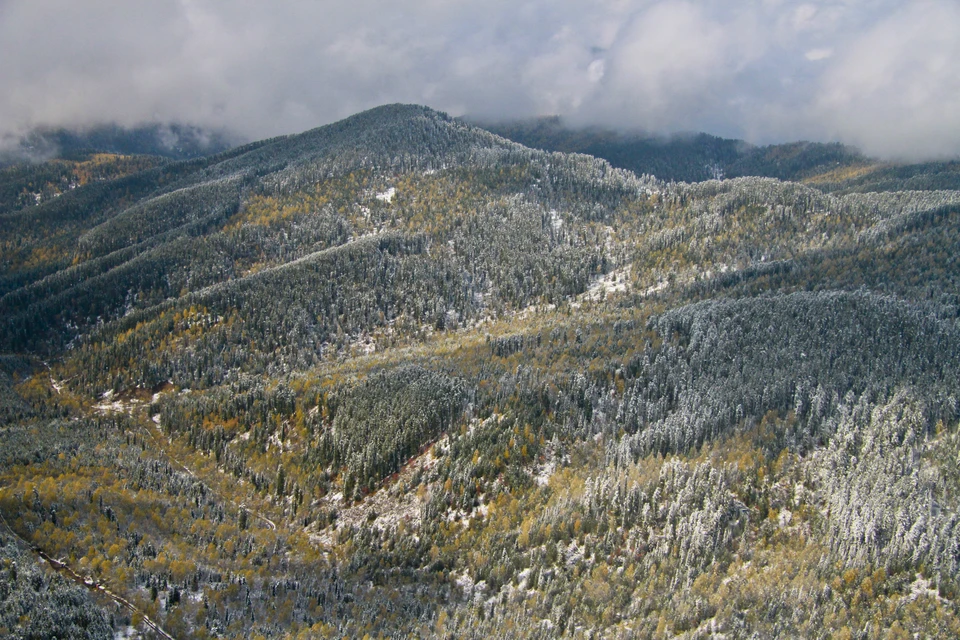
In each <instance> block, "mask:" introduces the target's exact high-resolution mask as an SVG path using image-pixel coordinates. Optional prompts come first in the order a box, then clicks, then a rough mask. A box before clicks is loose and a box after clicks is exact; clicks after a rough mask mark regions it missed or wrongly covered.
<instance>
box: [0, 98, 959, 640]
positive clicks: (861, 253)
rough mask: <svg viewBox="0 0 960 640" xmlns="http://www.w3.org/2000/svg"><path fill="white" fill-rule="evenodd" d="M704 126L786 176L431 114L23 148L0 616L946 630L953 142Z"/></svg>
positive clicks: (14, 629) (4, 426)
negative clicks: (153, 149) (916, 162)
mask: <svg viewBox="0 0 960 640" xmlns="http://www.w3.org/2000/svg"><path fill="white" fill-rule="evenodd" d="M678 144H680V143H678ZM682 144H684V145H687V147H686V148H687V149H688V150H689V154H688V155H687V156H685V155H684V154H682V153H680V152H679V151H677V149H678V147H676V146H673V147H669V146H668V147H664V149H666V150H667V151H663V152H660V151H658V152H657V153H660V156H658V157H660V158H661V159H662V160H663V162H664V163H665V164H664V165H663V166H673V167H681V168H682V167H683V166H686V165H687V164H689V166H690V167H695V166H696V165H697V164H698V163H700V162H701V161H702V158H703V157H704V156H702V155H697V154H702V153H706V151H703V150H704V149H707V150H709V152H710V153H716V154H718V155H717V156H716V160H717V161H718V162H720V161H722V162H724V163H726V164H724V167H727V168H729V167H734V166H739V167H742V171H744V172H750V171H752V170H753V168H754V167H755V166H757V163H759V164H760V165H762V166H765V167H768V168H769V166H771V165H770V163H771V162H773V160H772V158H774V156H777V154H779V155H780V156H781V157H782V158H783V159H787V158H797V157H800V158H801V159H800V160H797V161H796V162H795V163H793V164H791V162H793V160H790V162H787V161H786V160H784V161H783V162H781V165H780V166H781V167H788V173H787V174H783V175H782V177H790V178H794V179H798V180H802V181H800V182H789V181H781V180H779V179H777V178H773V177H763V176H745V177H738V178H734V179H727V180H723V181H717V180H708V181H703V182H678V181H675V180H672V179H663V177H662V176H657V177H655V176H654V175H651V172H649V171H644V172H641V173H640V174H638V173H634V172H632V171H628V170H626V169H622V168H615V167H614V166H612V165H611V164H610V163H608V162H607V161H606V160H603V159H600V158H597V157H593V156H590V155H584V154H580V153H566V152H560V151H544V150H535V149H531V148H528V147H525V146H522V145H521V144H519V143H517V142H512V141H510V140H507V139H506V138H502V137H499V136H497V135H495V134H493V133H490V132H488V131H485V130H482V129H479V128H476V127H474V126H472V125H469V124H467V123H464V122H462V121H459V120H456V119H452V118H450V117H448V116H446V115H445V114H442V113H438V112H436V111H432V110H430V109H428V108H425V107H418V106H410V105H389V106H385V107H380V108H377V109H373V110H371V111H367V112H364V113H361V114H358V115H356V116H353V117H351V118H348V119H346V120H344V121H341V122H338V123H335V124H332V125H329V126H325V127H321V128H319V129H314V130H311V131H307V132H305V133H303V134H299V135H294V136H286V137H281V138H275V139H271V140H265V141H261V142H256V143H252V144H249V145H246V146H241V147H237V148H233V149H230V150H227V151H224V152H221V153H219V154H216V155H212V156H205V157H201V158H195V159H191V160H184V161H173V160H170V159H162V158H157V157H153V156H125V155H119V154H98V155H96V156H93V157H90V158H88V159H79V160H78V159H74V160H67V159H58V160H52V161H49V162H48V163H44V164H39V165H30V166H26V165H13V166H10V167H7V168H4V169H0V255H2V260H0V327H2V329H0V353H2V354H3V355H2V356H0V406H2V410H0V515H2V517H3V521H2V522H0V530H2V535H3V536H4V537H3V545H4V546H3V547H2V548H0V561H2V562H3V567H0V635H3V636H7V635H9V636H11V637H30V634H34V636H37V635H39V636H42V635H43V634H48V635H49V634H50V633H51V629H57V628H65V625H74V627H71V628H76V629H84V631H82V632H81V631H76V634H77V635H81V634H86V636H87V637H91V638H99V637H110V636H112V635H113V633H114V632H115V631H119V630H123V629H126V628H127V627H128V626H131V625H132V626H134V627H136V628H137V629H139V630H140V631H139V632H140V633H144V634H146V635H147V636H151V635H152V636H155V637H201V638H202V637H254V636H262V637H325V636H328V637H363V636H364V634H369V636H370V637H407V636H422V637H450V636H453V637H468V638H470V637H472V638H488V637H495V638H496V637H502V638H513V637H531V638H554V637H567V636H569V637H611V638H616V637H658V638H659V637H675V636H677V637H686V638H696V637H706V636H710V635H712V634H718V635H719V634H723V635H724V636H726V637H778V636H793V637H832V636H834V635H836V636H837V637H863V638H868V637H881V636H882V635H883V634H884V633H889V634H890V635H892V636H894V637H913V636H914V635H915V634H919V636H921V637H954V636H956V635H958V634H960V617H958V615H960V611H958V605H957V602H958V600H957V598H958V597H960V553H958V551H960V524H958V523H960V521H958V507H960V467H958V461H960V439H958V426H960V425H958V420H960V404H958V399H960V379H958V378H957V375H956V372H957V371H958V368H960V257H958V256H957V252H956V250H955V248H956V247H957V246H960V191H954V190H950V189H946V188H941V187H950V186H955V185H953V183H952V182H951V180H952V178H951V177H950V176H952V173H951V171H953V169H951V168H950V167H949V166H947V165H924V166H911V167H880V168H876V169H871V170H869V171H867V170H866V169H864V170H863V172H861V173H857V171H858V170H855V168H856V167H857V166H859V165H858V164H857V163H864V162H867V161H866V160H864V159H862V158H861V157H860V156H855V157H854V156H849V153H850V152H849V151H848V150H844V149H839V148H836V149H819V148H818V149H815V150H813V151H811V150H810V149H809V148H808V147H806V146H804V145H799V146H797V147H794V148H787V147H784V148H783V149H781V150H780V151H776V152H775V151H773V150H771V149H766V150H764V151H762V153H760V152H755V151H750V152H749V153H746V152H744V151H743V149H742V148H741V147H740V146H739V145H737V144H734V145H730V144H727V142H726V141H721V140H719V139H707V138H698V139H693V140H691V141H687V142H684V143H682ZM582 149H583V147H582V145H580V144H579V143H577V144H574V143H571V147H570V148H569V149H567V151H577V150H582ZM790 149H792V151H791V150H790ZM808 151H809V153H808ZM794 152H796V153H794ZM651 153H652V152H651ZM674 153H676V155H673V154H674ZM745 153H746V154H745ZM757 153H760V155H757ZM831 153H835V154H840V156H843V157H844V158H847V157H848V156H849V157H850V158H853V159H851V160H850V164H842V166H843V167H844V168H846V169H847V170H848V171H847V172H846V173H844V172H843V171H839V170H836V169H831V171H834V172H835V173H829V172H827V171H825V170H824V168H823V166H822V165H823V163H819V164H818V162H819V160H816V158H827V157H828V156H829V162H827V161H824V162H827V164H829V163H830V162H833V163H835V162H837V160H836V159H834V156H833V155H830V154H831ZM751 154H752V155H751ZM791 154H792V155H791ZM804 154H806V155H804ZM823 154H826V155H823ZM838 157H839V156H838ZM690 158H694V160H690ZM698 158H699V159H698ZM803 158H806V159H803ZM811 158H813V160H810V159H811ZM611 162H613V159H611ZM737 163H739V164H737ZM784 170H785V171H787V169H784ZM725 171H726V169H725ZM730 173H733V172H732V171H731V172H730ZM668 177H670V176H668ZM858 180H859V181H860V182H857V181H858ZM38 194H39V195H38ZM41 554H42V555H41ZM38 562H44V563H45V564H47V565H48V568H47V569H45V570H43V569H41V567H38V566H37V563H38ZM49 567H54V568H55V569H56V571H57V572H59V573H60V574H61V575H60V576H56V575H53V574H52V571H53V569H50V568H49ZM33 576H37V577H36V578H34V577H33ZM71 581H72V582H75V583H76V582H79V583H80V585H86V586H87V587H91V586H92V587H93V588H87V589H86V590H84V589H82V588H81V587H78V586H77V585H76V584H74V585H71V584H70V583H71ZM30 584H34V585H35V586H36V588H35V589H34V593H31V592H30V587H29V585H30ZM98 586H99V587H102V588H99V589H98V588H97V587H98ZM58 598H59V599H60V600H57V599H58ZM51 601H57V602H60V601H62V602H65V603H69V606H68V605H64V608H63V610H62V614H61V617H62V620H61V619H58V618H55V617H50V616H47V617H44V615H42V612H43V611H45V610H47V609H49V605H48V604H46V603H48V602H51ZM124 603H126V604H124ZM151 625H152V626H151ZM164 634H168V636H164Z"/></svg>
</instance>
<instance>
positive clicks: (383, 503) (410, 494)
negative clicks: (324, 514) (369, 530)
mask: <svg viewBox="0 0 960 640" xmlns="http://www.w3.org/2000/svg"><path fill="white" fill-rule="evenodd" d="M445 441H446V437H443V438H441V439H440V440H439V441H437V442H436V443H435V444H434V445H433V446H432V447H430V448H429V449H428V450H427V451H425V452H424V453H422V454H420V455H419V456H417V457H416V458H413V459H412V460H411V461H410V462H408V463H407V464H406V466H405V467H404V468H403V469H402V470H401V471H400V473H399V474H397V476H396V478H395V479H394V480H393V481H392V482H390V483H389V485H387V486H385V487H383V488H381V489H380V490H379V491H376V492H374V493H372V494H370V495H368V496H366V497H365V498H364V499H363V501H361V502H359V503H357V504H353V505H349V506H346V507H344V506H343V494H342V493H339V492H337V493H333V494H330V495H328V496H326V497H325V498H324V499H323V500H322V501H321V502H322V503H326V505H327V506H328V508H330V509H336V510H337V521H336V524H335V525H331V526H329V527H327V528H326V529H324V530H322V531H320V532H319V533H313V534H311V535H310V538H311V539H312V540H313V541H314V542H318V543H320V544H323V545H328V546H332V545H334V544H335V543H336V533H337V531H338V530H340V529H342V528H349V527H356V528H359V527H361V526H364V525H366V526H369V527H373V528H375V529H379V530H380V531H396V530H397V528H398V527H399V525H400V523H401V522H402V523H403V525H404V527H405V528H406V529H407V530H408V531H415V530H416V529H418V528H419V527H420V510H421V508H422V507H423V505H424V504H426V502H427V501H429V499H430V492H429V491H428V490H427V491H420V490H419V487H415V486H414V485H413V478H414V476H415V475H417V474H418V473H424V472H428V471H429V470H430V469H432V468H433V467H435V466H436V464H437V462H438V461H439V458H437V457H436V455H435V454H434V452H435V451H436V449H437V448H438V447H440V448H441V449H442V448H443V446H444V443H445ZM421 486H422V485H421Z"/></svg>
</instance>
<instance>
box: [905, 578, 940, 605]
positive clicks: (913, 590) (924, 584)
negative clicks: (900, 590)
mask: <svg viewBox="0 0 960 640" xmlns="http://www.w3.org/2000/svg"><path fill="white" fill-rule="evenodd" d="M930 584H931V583H930V581H929V580H927V579H926V578H924V577H923V576H922V575H920V574H919V573H918V574H917V576H916V580H914V581H913V582H911V583H910V599H911V600H916V599H917V598H919V597H920V596H926V597H928V598H933V599H934V600H936V601H937V602H945V600H944V599H943V598H941V597H940V592H939V591H937V590H936V589H932V588H931V587H930Z"/></svg>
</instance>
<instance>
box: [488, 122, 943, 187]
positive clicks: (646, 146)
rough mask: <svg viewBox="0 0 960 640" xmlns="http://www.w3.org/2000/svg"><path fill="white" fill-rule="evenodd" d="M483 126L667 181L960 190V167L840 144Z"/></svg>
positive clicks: (538, 125) (550, 125)
mask: <svg viewBox="0 0 960 640" xmlns="http://www.w3.org/2000/svg"><path fill="white" fill-rule="evenodd" d="M478 125H479V126H481V127H483V128H484V129H487V130H489V131H492V132H494V133H497V134H499V135H502V136H504V137H506V138H509V139H510V140H514V141H516V142H519V143H521V144H525V145H527V146H529V147H533V148H536V149H544V150H548V151H564V152H568V153H569V152H574V153H588V154H590V155H594V156H597V157H598V158H603V159H605V160H607V161H609V162H610V164H612V165H613V166H615V167H619V168H621V169H628V170H630V171H634V172H636V173H638V174H639V173H651V174H654V175H656V176H657V177H658V178H660V179H662V180H667V181H670V180H676V181H686V182H696V181H701V180H710V179H722V178H724V177H726V178H737V177H743V176H762V177H768V178H778V179H780V180H795V181H800V182H804V183H807V184H813V185H815V186H817V188H819V189H821V190H824V191H831V192H839V193H851V192H871V191H903V190H930V189H958V188H960V162H958V161H956V160H953V161H944V162H927V163H921V164H909V163H903V162H889V161H888V162H882V161H879V160H876V159H873V158H869V157H866V156H864V155H863V154H862V153H861V152H860V151H858V150H857V149H855V148H853V147H849V146H845V145H842V144H839V143H818V142H792V143H787V144H772V145H765V146H755V145H751V144H748V143H746V142H744V141H742V140H731V139H727V138H719V137H717V136H711V135H708V134H705V133H698V134H679V135H674V136H669V137H666V136H660V137H657V136H651V135H643V134H638V133H623V132H617V131H613V130H606V129H603V128H600V127H587V128H580V129H578V128H573V127H570V126H568V125H566V124H565V123H564V122H563V121H562V120H561V119H560V118H559V117H556V116H553V117H544V118H537V119H534V120H519V121H513V122H498V123H485V122H479V123H478Z"/></svg>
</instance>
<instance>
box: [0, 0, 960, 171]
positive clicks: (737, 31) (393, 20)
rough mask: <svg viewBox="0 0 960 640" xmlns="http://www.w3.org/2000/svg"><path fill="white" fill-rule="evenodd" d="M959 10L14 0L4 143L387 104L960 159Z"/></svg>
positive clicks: (2, 110) (638, 3)
mask: <svg viewBox="0 0 960 640" xmlns="http://www.w3.org/2000/svg"><path fill="white" fill-rule="evenodd" d="M958 61H960V2H958V1H957V0H899V1H897V0H832V1H831V0H814V1H808V2H800V1H795V0H740V1H737V2H731V1H729V0H699V1H689V2H685V1H673V0H669V1H659V2H657V1H648V0H594V1H588V0H583V1H580V2H573V1H570V0H532V1H530V2H524V1H522V0H347V1H334V0H316V1H307V0H303V1H293V0H290V1H288V2H283V1H280V0H277V1H275V2H261V1H259V0H258V1H253V0H229V1H228V0H223V1H213V0H144V1H142V2H140V1H138V2H127V1H119V0H109V1H105V0H84V1H83V2H78V1H77V0H0V86H2V91H0V138H6V139H7V141H8V142H9V140H10V139H11V137H16V136H17V135H18V134H19V133H21V132H23V131H24V130H26V129H28V128H30V127H32V126H36V125H67V126H74V125H85V124H91V123H98V122H110V121H115V122H119V123H120V124H125V125H133V124H138V123H142V122H148V121H161V122H165V121H178V122H183V123H189V124H197V125H201V126H206V127H215V128H221V127H223V128H227V129H230V130H233V131H236V132H239V133H240V134H242V135H244V136H246V137H247V138H250V139H256V138H262V137H266V136H271V135H276V134H281V133H292V132H299V131H302V130H305V129H309V128H312V127H315V126H319V125H321V124H326V123H329V122H332V121H334V120H337V119H339V118H342V117H344V116H347V115H350V114H352V113H355V112H357V111H360V110H363V109H365V108H369V107H373V106H376V105H378V104H383V103H387V102H415V103H421V104H426V105H429V106H432V107H435V108H438V109H442V110H444V111H447V112H449V113H451V114H453V115H472V116H478V117H484V118H515V117H526V116H534V115H545V114H560V115H562V116H564V117H565V118H566V119H567V120H568V121H570V122H573V123H589V124H601V125H606V126H611V127H616V128H623V129H641V130H644V131H648V132H652V133H670V132H678V131H706V132H709V133H713V134H717V135H723V136H730V137H741V138H745V139H747V140H749V141H751V142H756V143H767V142H781V141H788V140H797V139H811V140H823V141H832V140H839V141H842V142H845V143H849V144H854V145H857V146H859V147H860V148H862V149H863V150H864V151H866V152H867V153H870V154H874V155H881V156H885V157H904V158H910V159H920V158H934V157H956V156H958V155H960V62H958Z"/></svg>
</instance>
